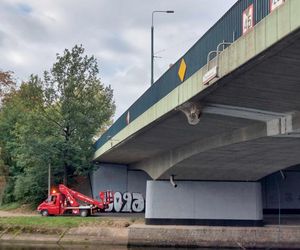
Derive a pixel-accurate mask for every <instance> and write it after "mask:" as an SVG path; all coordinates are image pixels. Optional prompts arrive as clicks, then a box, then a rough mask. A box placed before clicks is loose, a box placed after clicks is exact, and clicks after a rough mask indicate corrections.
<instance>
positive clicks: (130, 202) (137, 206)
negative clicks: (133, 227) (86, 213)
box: [105, 192, 145, 213]
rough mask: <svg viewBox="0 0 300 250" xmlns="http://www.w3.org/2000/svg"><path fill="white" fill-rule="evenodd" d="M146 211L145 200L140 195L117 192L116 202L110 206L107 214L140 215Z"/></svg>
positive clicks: (115, 195) (115, 194)
mask: <svg viewBox="0 0 300 250" xmlns="http://www.w3.org/2000/svg"><path fill="white" fill-rule="evenodd" d="M144 210H145V200H144V197H143V195H142V194H140V193H130V192H125V193H121V192H115V193H114V202H113V203H111V204H109V207H108V208H107V209H106V210H105V211H106V212H117V213H118V212H124V213H131V212H133V213H140V212H143V211H144Z"/></svg>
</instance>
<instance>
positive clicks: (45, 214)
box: [41, 210, 49, 216]
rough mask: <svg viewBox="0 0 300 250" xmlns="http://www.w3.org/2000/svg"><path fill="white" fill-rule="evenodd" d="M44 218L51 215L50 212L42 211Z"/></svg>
mask: <svg viewBox="0 0 300 250" xmlns="http://www.w3.org/2000/svg"><path fill="white" fill-rule="evenodd" d="M41 214H42V216H48V215H49V213H48V210H42V213H41Z"/></svg>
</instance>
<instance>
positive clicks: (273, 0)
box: [270, 0, 285, 12]
mask: <svg viewBox="0 0 300 250" xmlns="http://www.w3.org/2000/svg"><path fill="white" fill-rule="evenodd" d="M284 3H285V0H270V12H272V11H273V10H275V9H277V8H278V7H279V6H280V5H282V4H284Z"/></svg>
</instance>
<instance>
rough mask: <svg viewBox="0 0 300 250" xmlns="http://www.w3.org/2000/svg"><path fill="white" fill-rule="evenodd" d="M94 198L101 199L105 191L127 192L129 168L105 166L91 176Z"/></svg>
mask: <svg viewBox="0 0 300 250" xmlns="http://www.w3.org/2000/svg"><path fill="white" fill-rule="evenodd" d="M91 182H92V190H93V197H94V198H99V192H100V191H103V190H112V191H120V192H126V191H127V166H125V165H113V164H103V165H99V166H98V169H97V170H95V171H94V172H93V174H92V175H91Z"/></svg>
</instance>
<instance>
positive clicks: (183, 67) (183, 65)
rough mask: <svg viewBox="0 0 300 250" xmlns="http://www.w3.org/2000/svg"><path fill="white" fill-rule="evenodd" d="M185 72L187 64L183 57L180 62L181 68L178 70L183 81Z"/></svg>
mask: <svg viewBox="0 0 300 250" xmlns="http://www.w3.org/2000/svg"><path fill="white" fill-rule="evenodd" d="M185 72H186V64H185V61H184V59H183V58H182V60H181V62H180V66H179V70H178V76H179V79H180V80H181V81H182V82H183V80H184V76H185Z"/></svg>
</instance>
